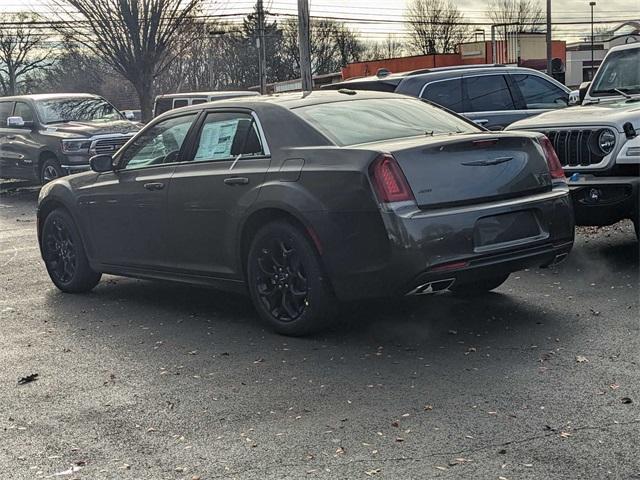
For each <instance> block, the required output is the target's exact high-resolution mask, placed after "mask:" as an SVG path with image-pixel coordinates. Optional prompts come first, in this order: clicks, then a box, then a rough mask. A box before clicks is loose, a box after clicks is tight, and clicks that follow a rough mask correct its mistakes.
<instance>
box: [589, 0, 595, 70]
mask: <svg viewBox="0 0 640 480" xmlns="http://www.w3.org/2000/svg"><path fill="white" fill-rule="evenodd" d="M589 6H590V7H591V80H593V77H594V76H595V67H594V65H593V64H594V59H593V7H595V6H596V2H589Z"/></svg>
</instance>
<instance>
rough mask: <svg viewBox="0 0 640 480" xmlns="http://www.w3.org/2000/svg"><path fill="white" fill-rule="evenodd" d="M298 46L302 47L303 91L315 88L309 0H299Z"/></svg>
mask: <svg viewBox="0 0 640 480" xmlns="http://www.w3.org/2000/svg"><path fill="white" fill-rule="evenodd" d="M298 46H299V48H300V78H301V80H302V91H303V92H310V91H312V90H313V79H312V78H311V39H310V35H309V0H298Z"/></svg>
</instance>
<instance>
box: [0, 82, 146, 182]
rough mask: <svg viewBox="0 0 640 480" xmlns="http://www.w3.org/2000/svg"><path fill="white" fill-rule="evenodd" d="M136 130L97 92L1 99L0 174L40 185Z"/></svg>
mask: <svg viewBox="0 0 640 480" xmlns="http://www.w3.org/2000/svg"><path fill="white" fill-rule="evenodd" d="M138 130H139V128H138V127H137V126H136V125H135V124H133V123H132V122H130V121H128V120H127V119H126V118H125V117H124V116H123V115H122V114H121V113H120V112H119V111H118V110H117V109H116V108H115V107H114V106H113V105H111V104H110V103H109V102H107V101H106V100H105V99H104V98H102V97H99V96H96V95H89V94H46V95H23V96H16V97H3V98H0V178H20V179H25V180H35V181H38V182H40V183H42V184H44V183H47V182H49V181H51V180H53V179H54V178H58V177H61V176H63V175H67V174H70V173H74V172H78V171H83V170H88V169H89V157H91V156H92V155H96V154H98V153H109V154H112V153H115V151H116V150H118V149H119V148H120V147H121V146H122V145H124V144H125V143H126V142H127V141H128V140H129V139H130V138H131V137H132V136H133V134H134V133H135V132H137V131H138Z"/></svg>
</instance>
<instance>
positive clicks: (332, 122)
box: [292, 98, 479, 146]
mask: <svg viewBox="0 0 640 480" xmlns="http://www.w3.org/2000/svg"><path fill="white" fill-rule="evenodd" d="M292 111H293V112H294V113H296V114H297V115H299V116H300V117H302V118H303V119H304V120H306V121H307V122H309V123H310V124H311V125H313V126H314V127H315V128H316V129H317V130H319V131H320V132H322V133H323V134H324V135H325V136H326V137H327V138H329V139H330V140H331V141H333V142H334V143H335V144H336V145H339V146H346V145H357V144H361V143H370V142H379V141H384V140H391V139H395V138H407V137H417V136H431V135H448V134H451V133H471V132H478V131H479V129H478V128H476V127H475V126H473V125H471V124H470V123H469V122H466V121H465V120H462V119H460V118H458V117H456V116H455V115H451V114H450V113H447V112H446V111H444V110H442V109H441V108H437V107H434V106H432V105H429V104H427V103H425V102H423V101H421V100H418V99H412V98H406V99H405V98H393V99H392V98H367V99H363V100H347V101H341V102H332V103H320V104H316V105H309V106H306V107H299V108H296V109H293V110H292Z"/></svg>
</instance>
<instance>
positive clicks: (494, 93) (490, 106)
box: [462, 74, 519, 130]
mask: <svg viewBox="0 0 640 480" xmlns="http://www.w3.org/2000/svg"><path fill="white" fill-rule="evenodd" d="M462 91H463V95H464V97H465V111H464V112H463V114H464V115H465V116H466V117H467V118H469V119H470V120H472V121H474V122H476V123H477V124H478V125H481V126H483V127H485V128H488V129H489V130H502V129H504V128H505V127H506V126H507V125H509V124H511V123H513V122H515V121H516V120H518V118H519V114H518V112H517V111H516V105H515V102H514V99H513V97H512V95H511V91H510V90H509V85H508V83H507V79H506V78H505V76H504V75H503V74H490V75H486V74H485V75H465V76H464V77H463V78H462Z"/></svg>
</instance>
